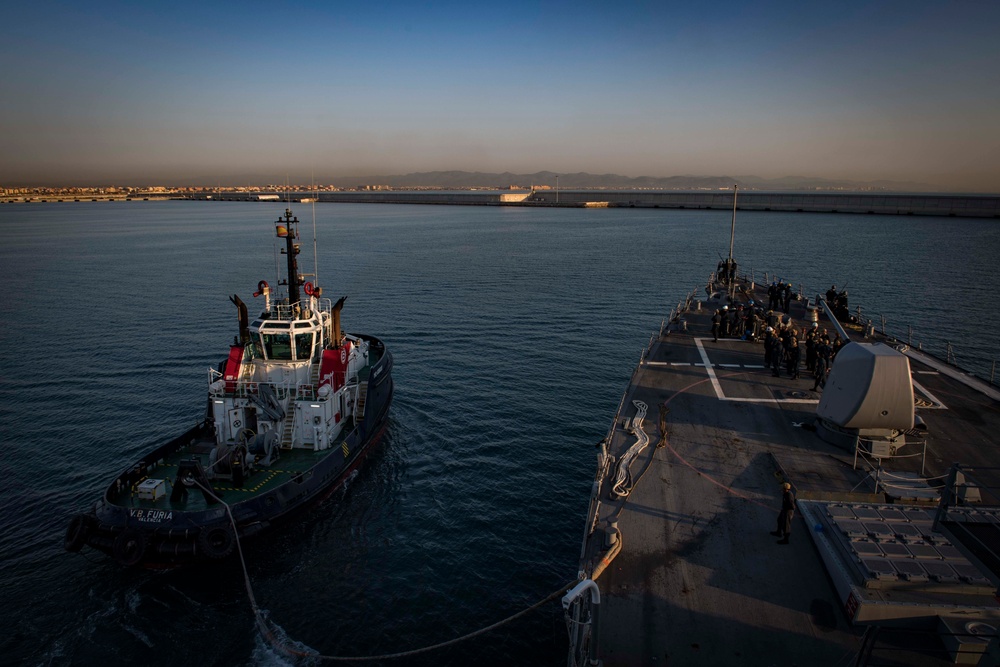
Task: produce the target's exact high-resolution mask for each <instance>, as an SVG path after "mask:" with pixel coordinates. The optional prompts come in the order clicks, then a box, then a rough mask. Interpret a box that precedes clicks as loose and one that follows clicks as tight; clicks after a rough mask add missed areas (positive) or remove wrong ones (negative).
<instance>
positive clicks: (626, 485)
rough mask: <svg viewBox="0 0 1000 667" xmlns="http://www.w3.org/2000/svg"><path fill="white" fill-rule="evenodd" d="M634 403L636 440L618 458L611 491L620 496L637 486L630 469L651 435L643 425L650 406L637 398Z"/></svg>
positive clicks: (633, 422) (633, 428)
mask: <svg viewBox="0 0 1000 667" xmlns="http://www.w3.org/2000/svg"><path fill="white" fill-rule="evenodd" d="M632 405H634V406H635V409H636V412H635V417H633V418H632V430H633V431H634V432H635V438H636V440H635V442H634V443H632V446H631V447H629V448H628V451H626V452H625V453H624V454H623V455H622V456H621V458H619V459H618V464H617V465H616V466H615V483H614V484H613V485H612V486H611V492H612V493H614V494H615V495H616V496H619V497H625V496H627V495H628V494H629V493H631V492H632V487H634V486H635V484H634V483H633V482H632V472H631V470H630V467H631V465H632V461H634V460H635V457H637V456H638V455H639V454H640V453H641V452H642V450H644V449H646V446H647V445H649V436H648V435H646V430H645V429H644V428H643V427H642V422H643V421H644V420H645V419H646V410H647V409H648V406H647V405H646V404H645V403H643V402H642V401H635V400H634V401H632Z"/></svg>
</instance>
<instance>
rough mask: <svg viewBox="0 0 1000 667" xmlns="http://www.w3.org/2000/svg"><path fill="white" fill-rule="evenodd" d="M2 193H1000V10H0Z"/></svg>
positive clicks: (521, 2) (634, 6)
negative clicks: (480, 189) (815, 186)
mask: <svg viewBox="0 0 1000 667" xmlns="http://www.w3.org/2000/svg"><path fill="white" fill-rule="evenodd" d="M0 15H2V21H0V73H2V75H0V76H2V79H0V80H2V82H3V86H2V90H3V92H2V94H0V187H12V186H20V185H91V186H97V185H109V184H119V185H216V184H221V185H238V184H263V183H283V182H286V181H287V182H290V183H310V182H316V183H320V184H324V183H334V184H335V183H336V178H337V177H338V176H341V177H342V176H362V175H391V174H406V173H410V172H422V171H437V170H466V171H486V172H503V171H510V172H514V173H534V172H538V171H553V172H557V173H559V172H561V173H574V172H590V173H616V174H622V175H625V176H633V177H634V176H660V177H666V176H676V175H700V176H734V177H738V176H747V175H752V176H758V177H762V178H777V177H784V176H802V177H817V178H833V179H851V180H859V181H872V180H877V179H887V180H893V181H915V182H922V183H929V184H933V185H937V186H940V187H941V188H944V189H949V190H955V191H975V192H994V193H995V192H1000V2H996V0H989V1H985V0H984V1H976V0H968V1H954V2H948V1H946V0H937V1H934V2H928V1H925V0H910V1H908V2H896V1H892V2H878V1H864V2H862V1H853V0H846V1H842V2H836V3H833V2H830V3H818V2H801V0H799V1H796V2H739V3H737V2H729V1H726V0H720V1H717V2H714V3H695V2H683V3H675V2H669V1H667V0H660V1H659V2H628V1H624V0H616V1H615V2H609V1H608V0H604V1H601V2H588V1H586V0H578V1H575V2H531V1H528V0H510V1H509V2H505V3H488V4H487V3H475V2H468V1H466V2H447V1H439V2H428V3H418V2H377V1H372V2H357V1H355V2H349V3H348V2H341V1H340V0H326V1H322V2H320V1H315V2H297V3H295V2H273V1H272V2H255V1H253V0H249V1H245V2H239V3H225V2H201V3H188V2H184V1H183V0H180V1H177V2H158V1H156V0H153V1H151V2H144V3H134V2H120V3H118V2H104V1H102V0H95V1H94V2H89V3H80V2H48V1H46V0H38V1H35V2H30V3H29V2H21V3H17V4H16V5H15V3H8V5H7V7H6V8H5V9H4V11H3V12H2V13H0Z"/></svg>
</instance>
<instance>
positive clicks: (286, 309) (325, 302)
mask: <svg viewBox="0 0 1000 667" xmlns="http://www.w3.org/2000/svg"><path fill="white" fill-rule="evenodd" d="M313 301H315V302H316V307H317V311H318V312H321V313H323V312H329V311H330V308H332V307H333V302H332V301H331V300H330V299H328V298H326V297H323V298H320V299H312V298H310V299H305V300H302V301H297V302H296V303H280V302H272V303H271V310H270V313H269V314H270V316H271V317H272V318H274V319H278V320H291V319H295V318H297V317H303V313H305V312H307V311H310V310H312V306H313V304H312V302H313Z"/></svg>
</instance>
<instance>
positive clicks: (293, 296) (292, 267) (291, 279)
mask: <svg viewBox="0 0 1000 667" xmlns="http://www.w3.org/2000/svg"><path fill="white" fill-rule="evenodd" d="M275 224H276V225H278V227H279V229H280V228H281V227H282V226H283V227H284V228H285V247H284V248H283V249H282V250H281V252H282V254H284V255H286V256H287V257H288V279H287V280H286V281H285V284H286V285H288V303H289V305H295V304H296V303H298V302H299V286H300V285H302V284H303V281H302V276H300V275H299V262H298V260H297V259H296V257H297V256H298V254H299V244H298V243H296V242H295V238H296V237H297V235H298V234H297V229H296V228H294V227H292V225H298V224H299V219H298V218H295V217H292V209H290V208H286V209H285V219H284V220H282V219H281V218H278V220H277V222H276V223H275ZM278 235H279V236H280V235H281V234H280V233H279V234H278ZM279 284H280V283H279Z"/></svg>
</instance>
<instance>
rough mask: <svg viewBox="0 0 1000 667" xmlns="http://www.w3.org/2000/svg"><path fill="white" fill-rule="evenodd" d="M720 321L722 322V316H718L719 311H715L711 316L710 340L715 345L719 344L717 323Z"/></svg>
mask: <svg viewBox="0 0 1000 667" xmlns="http://www.w3.org/2000/svg"><path fill="white" fill-rule="evenodd" d="M721 321H722V315H720V314H719V311H718V310H717V311H715V315H712V338H713V341H714V342H716V343H718V342H719V323H720V322H721Z"/></svg>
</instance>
